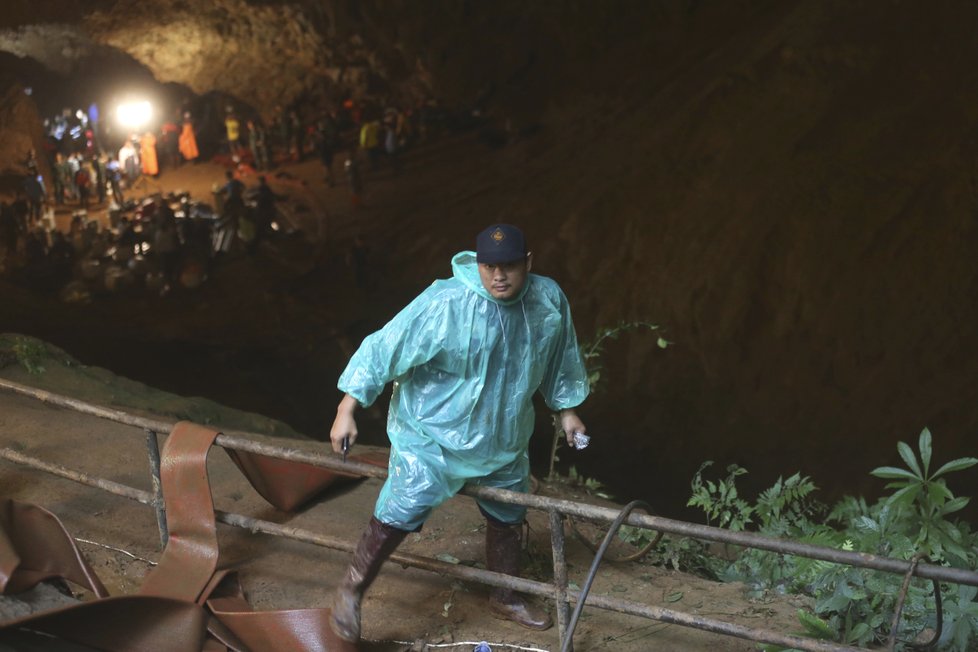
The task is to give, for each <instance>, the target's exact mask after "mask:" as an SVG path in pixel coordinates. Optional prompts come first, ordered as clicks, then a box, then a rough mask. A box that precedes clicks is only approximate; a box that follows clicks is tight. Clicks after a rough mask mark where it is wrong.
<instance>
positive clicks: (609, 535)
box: [560, 500, 652, 652]
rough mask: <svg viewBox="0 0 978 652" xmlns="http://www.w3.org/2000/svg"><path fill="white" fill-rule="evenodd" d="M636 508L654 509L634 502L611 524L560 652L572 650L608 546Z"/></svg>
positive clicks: (638, 501)
mask: <svg viewBox="0 0 978 652" xmlns="http://www.w3.org/2000/svg"><path fill="white" fill-rule="evenodd" d="M636 507H641V508H642V509H644V510H645V511H646V512H650V511H651V510H652V507H651V506H650V505H649V504H648V503H646V502H645V501H643V500H633V501H632V502H630V503H628V504H627V505H625V506H624V507H623V508H622V510H621V512H620V513H619V514H618V517H617V518H616V519H615V521H614V523H612V524H611V527H610V528H609V529H608V533H607V534H605V535H604V541H602V542H601V547H600V548H598V552H597V554H595V556H594V561H593V562H591V570H589V571H588V574H587V580H586V581H585V582H584V586H583V588H581V593H580V595H578V596H577V604H576V605H575V606H574V613H573V614H571V618H570V622H569V623H567V633H566V635H565V636H564V642H563V644H562V645H561V647H560V652H569V650H570V649H571V644H572V643H573V641H574V630H575V629H577V621H578V620H579V619H580V617H581V612H582V611H583V610H584V602H585V600H587V594H588V593H589V592H590V591H591V584H593V583H594V578H595V576H596V575H597V574H598V566H600V565H601V560H602V558H604V553H605V551H606V550H607V549H608V546H609V545H611V541H612V539H613V538H614V536H615V535H616V534H617V533H618V529H619V528H620V527H621V526H622V524H623V523H624V522H625V520H626V519H627V518H628V516H629V514H631V513H632V510H634V509H635V508H636Z"/></svg>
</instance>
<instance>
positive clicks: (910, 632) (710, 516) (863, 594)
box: [672, 429, 978, 652]
mask: <svg viewBox="0 0 978 652" xmlns="http://www.w3.org/2000/svg"><path fill="white" fill-rule="evenodd" d="M897 450H898V452H899V454H900V457H901V458H902V459H903V461H904V462H905V463H906V464H907V468H905V469H904V468H897V467H880V468H877V469H874V470H873V471H872V475H874V476H876V477H881V478H885V479H887V480H892V482H890V483H889V484H888V485H887V487H888V488H889V489H893V490H894V492H893V493H892V494H891V495H890V496H888V497H885V498H883V499H881V500H879V501H877V502H876V503H874V504H869V503H867V501H866V500H865V499H863V498H852V497H847V498H844V499H843V500H841V501H839V503H837V504H836V505H835V506H834V507H833V509H832V510H831V511H828V513H827V515H825V516H824V517H823V515H824V514H825V512H826V510H825V509H824V507H823V506H821V505H820V504H819V503H818V502H817V501H815V500H814V496H813V495H814V492H815V490H816V487H815V485H814V483H813V482H812V481H811V480H810V479H808V478H807V477H804V476H801V475H799V474H797V473H796V474H795V475H792V476H790V477H789V478H788V479H786V480H782V479H780V478H779V479H778V481H777V482H776V483H775V484H774V486H772V487H771V488H770V489H767V490H765V491H763V492H761V493H760V495H759V496H758V497H757V499H756V500H755V501H754V502H753V503H751V502H750V501H748V500H747V499H746V498H745V497H743V496H741V495H740V493H739V492H738V491H737V490H736V479H737V478H738V477H739V476H741V475H743V474H744V473H746V470H744V469H742V468H741V467H739V466H736V465H732V466H731V467H728V469H727V476H726V478H724V479H722V480H717V481H712V480H704V478H703V471H704V469H705V468H706V467H707V466H708V465H709V463H705V464H704V465H703V466H701V467H700V469H699V471H697V473H696V475H694V477H693V481H692V483H691V488H692V490H693V497H692V498H690V502H689V504H690V505H693V506H696V507H699V508H701V509H703V510H704V512H705V513H706V515H707V520H708V522H714V523H717V524H722V525H723V526H726V527H729V528H730V529H737V528H746V527H753V528H756V529H757V531H758V532H760V533H762V534H765V535H769V536H778V537H785V538H790V539H795V540H799V541H803V542H809V543H817V544H820V545H826V546H830V547H836V548H841V549H843V550H855V551H859V552H864V553H867V554H874V555H885V556H888V557H893V558H897V559H906V560H909V559H911V558H913V557H914V556H915V555H922V556H924V557H925V558H927V559H928V560H929V561H931V562H932V563H937V564H946V565H953V566H959V567H963V568H970V569H974V568H975V567H976V565H978V560H976V554H978V536H976V535H975V534H974V533H972V531H971V528H970V527H969V526H968V524H967V523H965V522H961V521H959V522H952V521H951V520H950V519H951V518H952V517H953V516H954V515H955V514H956V513H957V512H959V511H960V510H961V509H962V508H963V507H964V506H965V505H966V504H967V503H968V498H964V497H956V496H955V495H954V494H953V493H952V491H951V489H950V488H949V487H948V485H947V476H948V475H949V474H951V473H952V472H955V471H962V470H964V469H967V468H970V467H972V466H974V465H975V464H978V460H976V459H975V458H972V457H963V458H958V459H955V460H952V461H950V462H947V463H946V464H944V465H942V466H940V468H938V469H937V470H936V471H934V472H931V461H932V456H933V451H932V438H931V434H930V432H929V431H928V430H926V429H925V430H924V431H923V432H921V434H920V437H919V440H918V451H917V452H915V451H914V450H913V449H912V448H911V447H910V446H909V445H907V444H905V443H903V442H900V443H899V444H898V446H897ZM672 558H673V559H677V560H678V559H680V556H679V555H677V554H673V557H672ZM684 561H685V563H689V560H688V559H685V560H684ZM700 565H705V566H707V567H709V564H700ZM687 568H689V569H691V568H692V566H690V567H687ZM717 575H718V576H719V577H721V578H722V579H725V580H739V581H744V582H746V583H747V584H748V586H749V587H750V589H749V590H750V591H751V592H753V593H754V594H760V593H763V592H764V591H768V590H775V591H778V592H792V593H802V594H806V595H809V596H811V597H812V598H814V610H813V611H814V613H809V612H807V611H803V612H800V614H799V619H800V620H801V622H802V625H803V626H804V632H802V633H801V634H800V635H803V636H810V637H813V638H820V639H827V640H833V641H837V642H841V643H844V644H847V645H860V646H866V645H871V644H873V643H874V642H882V641H884V640H885V639H886V638H887V637H888V635H889V630H890V626H891V623H892V621H893V617H894V613H895V611H896V607H897V601H898V599H899V595H900V592H901V588H902V582H903V578H902V577H899V576H897V575H894V574H891V573H881V572H878V571H872V570H867V569H862V568H855V567H850V566H845V565H839V564H833V563H829V562H824V561H818V560H809V559H804V558H800V557H797V558H796V557H791V556H785V555H779V554H776V553H771V552H764V551H758V550H750V549H748V550H744V551H742V552H741V553H740V554H738V555H737V556H736V558H735V559H733V560H731V561H729V562H727V563H726V564H725V565H724V566H723V567H721V568H719V572H718V573H717ZM949 589H950V590H949ZM942 595H943V596H944V604H943V611H944V627H943V630H942V636H941V638H940V641H939V649H942V650H951V651H953V652H965V651H972V650H974V649H976V647H978V602H976V601H975V598H976V595H978V589H975V588H974V587H966V586H959V587H953V586H952V587H947V586H945V587H943V588H942ZM935 609H936V604H935V596H934V591H933V584H932V583H931V582H925V581H923V580H919V579H915V580H913V581H911V582H910V584H909V585H908V587H907V594H906V596H905V601H904V603H903V608H902V612H901V619H900V628H899V632H898V641H897V648H896V649H903V648H904V646H905V644H904V643H903V642H901V641H905V640H912V639H914V638H915V637H916V636H918V635H919V634H920V633H921V632H923V631H924V630H925V629H928V628H934V627H935V626H936V616H935ZM762 649H764V650H769V651H771V652H774V651H777V650H783V648H779V647H777V646H763V647H762Z"/></svg>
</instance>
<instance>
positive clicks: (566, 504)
mask: <svg viewBox="0 0 978 652" xmlns="http://www.w3.org/2000/svg"><path fill="white" fill-rule="evenodd" d="M0 389H3V390H7V391H10V392H13V393H16V394H20V395H24V396H29V397H32V398H34V399H37V400H39V401H42V402H44V403H47V404H50V405H55V406H58V407H62V408H68V409H71V410H74V411H77V412H80V413H83V414H88V415H91V416H95V417H99V418H102V419H107V420H109V421H113V422H116V423H119V424H123V425H127V426H131V427H133V428H137V429H139V430H141V431H143V432H144V433H146V443H147V449H148V456H149V462H150V469H151V474H152V485H153V491H152V492H150V491H144V490H141V489H136V488H134V487H129V486H127V485H123V484H120V483H117V482H113V481H111V480H107V479H105V478H100V477H97V476H92V475H89V474H85V473H80V472H77V471H74V470H71V469H68V468H65V467H63V466H60V465H57V464H52V463H49V462H44V461H42V460H38V459H35V458H32V457H29V456H27V455H23V454H22V453H19V452H17V451H14V450H12V449H9V448H3V449H0V459H5V460H8V461H10V462H14V463H17V464H21V465H23V466H26V467H29V468H33V469H37V470H40V471H45V472H47V473H50V474H53V475H57V476H60V477H63V478H66V479H70V480H73V481H75V482H79V483H81V484H84V485H88V486H91V487H95V488H98V489H101V490H103V491H107V492H109V493H113V494H116V495H119V496H124V497H126V498H129V499H132V500H136V501H138V502H141V503H144V504H146V505H151V506H153V507H154V508H155V509H156V515H157V522H158V525H159V529H160V541H161V544H162V545H164V546H165V545H166V541H167V537H168V535H167V532H166V514H165V511H164V510H165V506H164V504H163V496H162V488H161V485H160V453H159V445H158V433H168V432H169V431H170V430H171V429H172V428H173V426H174V425H175V423H176V422H170V421H162V420H159V419H150V418H145V417H140V416H137V415H133V414H130V413H127V412H124V411H120V410H112V409H108V408H105V407H101V406H98V405H93V404H90V403H86V402H84V401H79V400H77V399H73V398H70V397H66V396H61V395H57V394H53V393H50V392H46V391H43V390H39V389H36V388H33V387H28V386H26V385H21V384H19V383H14V382H11V381H8V380H3V379H0ZM248 436H249V433H242V432H236V431H225V432H224V434H221V435H218V437H217V438H216V439H215V442H214V443H215V444H216V445H217V446H220V447H222V448H226V449H231V450H238V451H246V452H250V453H257V454H260V455H266V456H268V457H273V458H277V459H282V460H289V461H295V462H304V463H306V464H311V465H313V466H317V467H321V468H326V469H331V470H335V471H340V472H344V473H346V474H349V473H351V472H355V473H358V474H361V475H363V476H367V477H375V478H381V479H382V478H386V477H387V472H386V470H384V469H380V468H378V467H376V466H372V465H369V464H364V463H360V462H356V461H353V460H348V461H346V462H343V461H341V459H340V458H339V457H338V456H335V455H333V454H331V453H330V454H323V453H310V452H307V451H302V450H299V449H295V448H287V447H282V446H271V445H268V444H263V443H260V442H256V441H253V440H251V439H249V438H248ZM461 493H462V494H465V495H467V496H471V497H477V498H487V499H491V500H495V501H499V502H504V503H510V504H516V505H523V506H525V507H527V508H530V509H535V510H540V511H543V512H546V513H547V514H548V515H549V520H550V534H551V547H552V551H553V572H554V580H553V582H552V583H546V582H538V581H534V580H529V579H525V578H519V577H512V576H509V575H502V574H499V573H494V572H492V571H488V570H481V569H478V568H470V567H466V566H460V565H456V564H451V563H448V562H443V561H440V560H438V559H433V558H430V557H424V556H421V555H414V554H409V553H399V552H395V553H394V554H393V555H391V559H392V560H394V561H395V562H397V563H399V564H401V565H403V566H410V567H413V568H419V569H422V570H427V571H431V572H435V573H439V574H442V575H447V576H450V577H455V578H459V579H462V580H468V581H473V582H478V583H480V584H486V585H489V586H495V587H501V588H509V589H514V590H516V591H520V592H523V593H528V594H532V595H538V596H543V597H548V598H552V599H553V600H554V601H555V602H556V604H557V625H558V633H559V636H560V641H561V643H562V644H563V643H564V642H565V639H566V637H568V636H572V635H573V632H568V631H567V630H568V622H569V613H570V605H571V604H572V603H573V604H576V603H577V602H578V601H579V600H580V595H581V592H580V591H577V590H575V589H573V588H571V587H570V585H569V582H568V577H567V563H566V556H565V538H564V519H565V518H567V517H573V518H578V519H582V520H587V521H590V522H594V523H601V524H608V523H612V522H614V521H615V520H616V518H617V517H618V516H619V511H618V510H615V509H610V508H607V507H598V506H594V505H588V504H585V503H579V502H575V501H571V500H563V499H558V498H551V497H545V496H537V495H532V494H522V493H517V492H513V491H507V490H504V489H493V488H489V487H479V486H475V485H471V484H470V485H466V486H465V487H464V488H463V489H462V491H461ZM215 514H216V520H217V521H218V522H221V523H225V524H227V525H231V526H235V527H240V528H244V529H248V530H251V531H253V532H262V533H265V534H271V535H274V536H280V537H285V538H288V539H293V540H296V541H303V542H306V543H310V544H314V545H317V546H322V547H325V548H330V549H334V550H341V551H345V552H353V551H354V548H355V543H353V542H351V541H346V540H344V539H339V538H336V537H331V536H327V535H323V534H319V533H317V532H313V531H310V530H306V529H302V528H293V527H286V526H282V525H279V524H276V523H271V522H269V521H263V520H260V519H255V518H251V517H248V516H245V515H242V514H234V513H230V512H224V511H219V510H218V511H216V512H215ZM624 523H625V524H627V525H630V526H632V527H636V528H641V529H645V530H651V531H655V532H663V533H668V534H672V535H676V536H682V537H690V538H694V539H699V540H701V541H711V542H718V543H726V544H733V545H736V546H741V547H746V548H754V549H757V550H766V551H770V552H776V553H781V554H788V555H795V556H799V557H807V558H810V559H819V560H822V561H828V562H833V563H837V564H845V565H849V566H854V567H858V568H867V569H872V570H877V571H883V572H888V573H895V574H899V575H905V576H907V577H910V576H913V577H919V578H923V579H930V580H935V581H939V582H952V583H956V584H965V585H970V586H978V573H976V572H972V571H968V570H963V569H956V568H948V567H944V566H936V565H933V564H926V563H918V562H916V561H906V560H900V559H894V558H889V557H880V556H876V555H870V554H866V553H859V552H851V551H846V550H838V549H835V548H828V547H825V546H817V545H812V544H806V543H800V542H797V541H788V540H783V539H774V538H770V537H766V536H762V535H759V534H754V533H750V532H731V531H729V530H724V529H721V528H716V527H710V526H706V525H697V524H694V523H689V522H685V521H678V520H674V519H669V518H664V517H660V516H653V515H648V514H636V513H632V514H630V515H629V516H628V518H627V519H626V520H625V521H624ZM585 605H587V606H593V607H597V608H600V609H605V610H608V611H613V612H618V613H625V614H631V615H635V616H639V617H642V618H648V619H652V620H656V621H659V622H663V623H670V624H676V625H682V626H684V627H691V628H694V629H698V630H702V631H708V632H713V633H717V634H722V635H726V636H733V637H736V638H741V639H746V640H751V641H756V642H759V643H771V644H774V645H780V646H782V647H789V648H795V649H799V650H808V651H812V652H855V651H856V650H861V649H862V648H857V647H852V646H847V645H842V644H836V643H832V642H827V641H820V640H815V639H809V638H801V637H798V636H792V635H789V634H782V633H780V632H774V631H770V630H765V629H759V628H753V627H745V626H742V625H738V624H735V623H729V622H726V621H721V620H716V619H712V618H705V617H702V616H697V615H693V614H689V613H685V612H681V611H675V610H672V609H665V608H662V607H656V606H651V605H647V604H642V603H639V602H634V601H630V600H623V599H621V598H616V597H613V596H608V595H595V594H590V593H589V594H588V595H587V596H586V599H585Z"/></svg>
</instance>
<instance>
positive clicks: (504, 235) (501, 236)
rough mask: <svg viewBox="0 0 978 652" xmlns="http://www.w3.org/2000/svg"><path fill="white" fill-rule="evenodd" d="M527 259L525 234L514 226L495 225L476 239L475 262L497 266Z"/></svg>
mask: <svg viewBox="0 0 978 652" xmlns="http://www.w3.org/2000/svg"><path fill="white" fill-rule="evenodd" d="M524 258H526V240H525V239H524V238H523V232H522V231H520V230H519V229H517V228H516V227H515V226H513V225H512V224H493V225H492V226H490V227H489V228H487V229H486V230H484V231H483V232H482V233H480V234H479V235H478V237H476V239H475V260H476V262H479V263H487V264H489V265H495V264H497V263H511V262H513V261H516V260H523V259H524Z"/></svg>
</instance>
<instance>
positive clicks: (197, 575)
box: [0, 422, 386, 652]
mask: <svg viewBox="0 0 978 652" xmlns="http://www.w3.org/2000/svg"><path fill="white" fill-rule="evenodd" d="M217 435H218V432H217V431H214V430H211V429H209V428H205V427H203V426H198V425H196V424H192V423H189V422H181V423H179V424H177V425H176V426H175V427H174V428H173V431H172V432H171V433H170V436H169V438H168V439H167V442H166V445H165V447H164V450H163V455H162V465H161V479H162V485H163V497H164V501H165V503H166V514H167V525H168V527H169V532H170V538H169V542H168V543H167V546H166V549H165V550H164V551H163V555H162V556H161V559H160V563H159V564H158V566H157V567H156V569H154V570H153V572H152V573H151V574H150V575H148V576H147V577H146V579H145V580H144V582H143V584H142V586H141V587H140V590H139V593H138V594H137V595H131V596H121V597H106V592H105V589H104V588H103V587H102V585H101V583H100V582H99V581H98V578H97V577H96V576H95V573H94V572H93V571H92V570H91V568H89V566H88V564H87V563H86V562H85V560H84V558H83V557H82V556H81V554H80V553H79V552H78V550H77V548H75V547H74V544H73V542H72V541H71V537H70V536H69V535H68V534H67V532H65V531H64V528H63V527H62V526H61V524H60V522H58V520H57V518H56V517H55V516H54V515H53V514H50V512H46V511H45V510H43V509H41V508H38V507H34V506H30V505H26V504H17V503H16V501H11V500H7V501H2V502H0V578H2V580H3V584H2V585H0V589H3V590H4V591H6V592H12V590H13V589H17V590H18V591H19V590H25V589H26V588H30V586H33V585H34V584H36V583H37V582H39V581H41V580H43V579H46V578H50V577H64V578H66V579H70V580H71V581H72V582H75V583H76V584H79V585H81V586H86V587H88V588H91V589H92V591H93V593H95V594H96V596H97V599H95V600H91V601H89V602H85V603H81V604H78V605H75V606H70V607H66V608H61V609H57V610H52V611H48V612H44V613H41V614H33V615H31V616H27V617H25V618H21V619H18V620H15V621H11V622H7V623H3V624H0V640H2V638H3V632H4V631H5V630H7V631H10V630H12V629H16V628H20V627H29V628H30V629H32V630H35V631H43V632H47V633H50V634H52V635H54V636H58V637H61V638H63V639H65V640H68V641H73V642H76V643H81V644H83V645H91V646H92V647H96V648H98V649H101V650H106V651H108V652H137V651H138V652H144V651H145V650H154V651H160V652H171V650H172V652H195V651H200V652H217V651H227V650H231V651H233V652H263V651H264V650H276V651H277V650H284V651H287V652H355V651H356V650H357V649H358V646H357V645H355V644H350V643H347V642H345V641H342V640H340V639H338V638H336V637H335V636H333V634H332V631H331V630H330V628H329V625H328V618H329V610H328V609H293V610H282V611H259V612H256V611H253V610H252V609H251V607H250V605H248V603H247V601H246V600H245V599H244V598H243V597H242V595H241V592H240V587H238V588H237V589H231V590H229V589H227V588H226V586H234V585H236V583H235V582H233V581H230V580H229V581H228V582H222V580H223V579H225V578H224V575H225V572H226V571H221V570H218V565H219V562H220V550H219V546H218V541H217V528H216V521H215V517H214V506H213V501H212V498H211V493H210V483H209V479H208V477H207V454H208V452H209V451H210V448H211V446H212V444H213V442H214V439H215V438H216V437H217ZM249 457H252V458H264V460H268V459H271V458H265V457H264V456H259V455H250V456H249ZM361 459H362V460H363V461H370V462H371V463H375V464H386V461H385V460H381V459H373V458H371V457H367V458H364V457H361ZM235 461H236V462H237V463H238V464H239V468H241V469H242V471H244V472H245V474H246V475H247V476H248V478H249V481H250V482H252V484H253V485H255V486H256V488H258V487H259V486H261V487H262V489H258V490H259V492H260V493H262V495H263V496H264V495H266V493H267V494H269V495H272V496H275V498H276V500H277V501H279V502H280V504H283V505H285V504H288V505H298V504H301V503H302V502H303V501H304V500H307V499H308V497H310V496H311V495H312V494H311V493H310V492H311V491H314V492H318V491H321V490H322V488H325V487H326V486H328V485H329V484H332V483H333V482H335V481H336V479H337V477H338V476H337V474H336V473H333V472H330V471H325V470H323V469H317V471H321V472H323V473H322V474H312V473H309V470H308V469H307V468H301V467H309V465H306V464H301V463H296V462H282V461H280V460H275V462H276V463H275V464H273V465H268V464H266V463H265V462H264V461H263V460H254V459H251V460H248V461H245V462H242V461H241V460H240V459H236V460H235ZM292 467H300V468H298V469H295V471H296V474H297V476H298V480H295V479H294V478H292V473H291V468H292ZM310 468H315V467H310ZM269 469H271V471H269ZM317 476H318V477H317ZM290 479H291V480H293V481H290ZM52 533H53V534H52ZM49 538H51V539H53V540H58V539H59V538H60V540H61V541H62V542H63V543H65V544H66V545H67V552H66V551H65V550H57V551H56V550H55V549H53V548H52V549H51V550H48V549H47V548H46V547H44V548H42V547H39V546H37V542H38V541H40V540H44V539H49ZM26 551H30V552H29V553H28V552H26ZM219 585H221V587H219ZM212 594H213V597H212ZM209 598H212V599H209ZM201 605H206V608H205V607H204V606H201Z"/></svg>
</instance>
